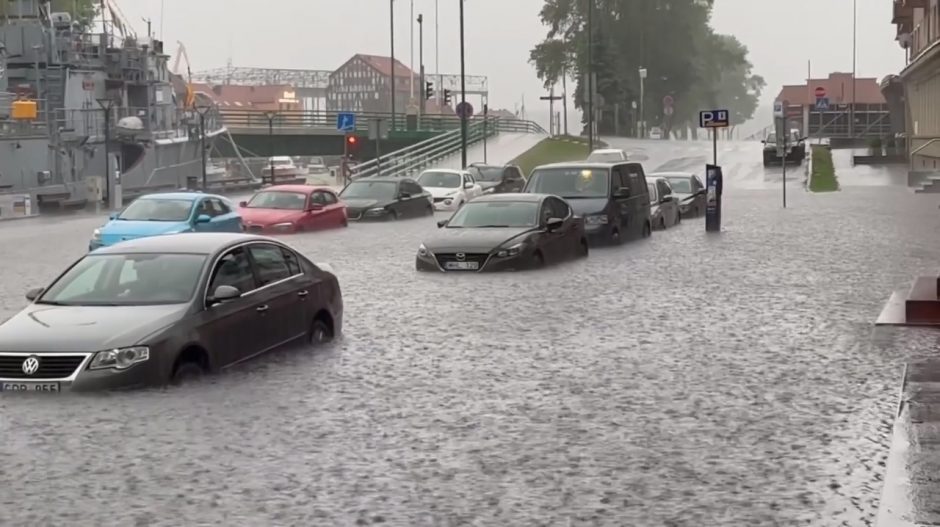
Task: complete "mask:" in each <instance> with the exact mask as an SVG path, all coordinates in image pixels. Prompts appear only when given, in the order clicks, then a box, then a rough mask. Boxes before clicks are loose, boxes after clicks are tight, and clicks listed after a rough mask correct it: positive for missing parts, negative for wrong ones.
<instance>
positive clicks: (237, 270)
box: [0, 233, 343, 392]
mask: <svg viewBox="0 0 940 527" xmlns="http://www.w3.org/2000/svg"><path fill="white" fill-rule="evenodd" d="M27 298H28V299H29V300H31V301H32V302H31V303H30V305H29V306H27V307H26V308H25V309H23V310H22V311H21V312H20V313H19V314H17V315H15V316H14V317H13V318H11V319H10V320H8V321H6V322H5V323H3V324H2V325H0V391H4V392H11V391H42V392H58V391H65V390H76V391H78V390H102V389H116V388H132V387H138V386H154V385H163V384H166V383H168V382H179V381H182V380H184V379H186V378H189V377H195V376H200V375H202V374H204V373H207V372H210V371H215V370H219V369H221V368H224V367H227V366H230V365H232V364H235V363H238V362H241V361H244V360H247V359H249V358H252V357H254V356H256V355H260V354H262V353H264V352H266V351H269V350H273V349H275V348H278V347H280V346H282V345H285V344H288V343H291V342H296V341H306V342H308V343H311V344H319V343H323V342H326V341H329V340H331V339H332V338H333V336H334V335H338V334H339V333H340V332H341V330H342V324H343V298H342V293H341V291H340V287H339V283H338V281H337V279H336V276H334V275H333V274H332V273H330V272H328V271H325V270H322V269H320V268H319V267H317V266H316V265H315V264H313V263H312V262H310V261H309V260H307V259H306V258H305V257H304V256H302V255H301V254H299V253H298V252H296V251H294V250H293V249H291V248H290V247H288V246H286V245H284V244H282V243H281V242H279V241H277V240H274V239H270V238H265V237H260V236H251V235H246V234H234V233H231V234H229V233H197V234H177V235H167V236H156V237H152V238H142V239H139V240H134V241H128V242H123V243H119V244H116V245H113V246H111V247H106V248H103V249H98V250H96V251H94V252H92V253H89V254H88V255H86V256H85V257H83V258H82V259H80V260H78V261H77V262H75V263H74V264H73V265H72V266H71V267H69V268H68V269H67V270H66V271H65V272H64V273H63V274H62V275H60V276H59V277H58V278H57V279H56V280H55V281H54V282H53V283H52V284H51V285H50V286H49V287H47V288H44V289H35V290H32V291H30V292H29V293H27Z"/></svg>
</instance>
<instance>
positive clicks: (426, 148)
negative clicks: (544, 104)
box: [351, 119, 547, 179]
mask: <svg viewBox="0 0 940 527" xmlns="http://www.w3.org/2000/svg"><path fill="white" fill-rule="evenodd" d="M499 133H544V134H547V132H546V131H545V129H544V128H542V127H541V126H539V125H538V124H536V123H533V122H531V121H522V120H520V119H506V120H504V119H487V120H486V121H479V122H472V123H470V124H468V126H467V145H472V144H476V143H479V142H480V141H483V139H484V138H487V137H491V136H494V135H497V134H499ZM461 146H462V140H461V133H460V130H459V129H458V130H452V131H449V132H445V133H443V134H441V135H439V136H436V137H432V138H431V139H428V140H425V141H422V142H420V143H417V144H414V145H411V146H409V147H406V148H402V149H401V150H397V151H395V152H391V153H389V154H386V155H384V156H381V157H379V158H376V159H372V160H370V161H367V162H365V163H362V164H359V165H356V166H355V167H354V168H352V170H351V172H352V174H351V179H361V178H367V177H373V176H384V177H406V176H409V175H412V174H414V173H416V172H420V171H421V170H424V169H425V168H427V167H429V166H431V165H432V164H434V163H436V162H438V161H440V160H442V159H444V158H447V157H449V156H451V155H454V154H456V153H457V152H459V151H460V149H461Z"/></svg>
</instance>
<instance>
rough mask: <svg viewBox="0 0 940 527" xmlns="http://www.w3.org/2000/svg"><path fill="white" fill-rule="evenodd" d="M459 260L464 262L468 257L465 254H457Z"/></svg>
mask: <svg viewBox="0 0 940 527" xmlns="http://www.w3.org/2000/svg"><path fill="white" fill-rule="evenodd" d="M457 259H458V260H460V261H461V262H462V261H464V260H466V259H467V255H466V254H464V253H457Z"/></svg>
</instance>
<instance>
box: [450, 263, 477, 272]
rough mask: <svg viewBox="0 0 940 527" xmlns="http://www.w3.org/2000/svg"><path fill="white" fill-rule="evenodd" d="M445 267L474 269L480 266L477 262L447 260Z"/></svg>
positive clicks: (457, 269)
mask: <svg viewBox="0 0 940 527" xmlns="http://www.w3.org/2000/svg"><path fill="white" fill-rule="evenodd" d="M444 267H446V268H447V269H452V270H454V271H476V270H477V269H479V268H480V264H479V262H447V265H445V266H444Z"/></svg>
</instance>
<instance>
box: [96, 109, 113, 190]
mask: <svg viewBox="0 0 940 527" xmlns="http://www.w3.org/2000/svg"><path fill="white" fill-rule="evenodd" d="M97 101H98V106H100V107H101V109H102V110H104V189H105V197H104V199H105V200H110V199H111V110H113V109H114V99H109V98H104V99H97Z"/></svg>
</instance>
